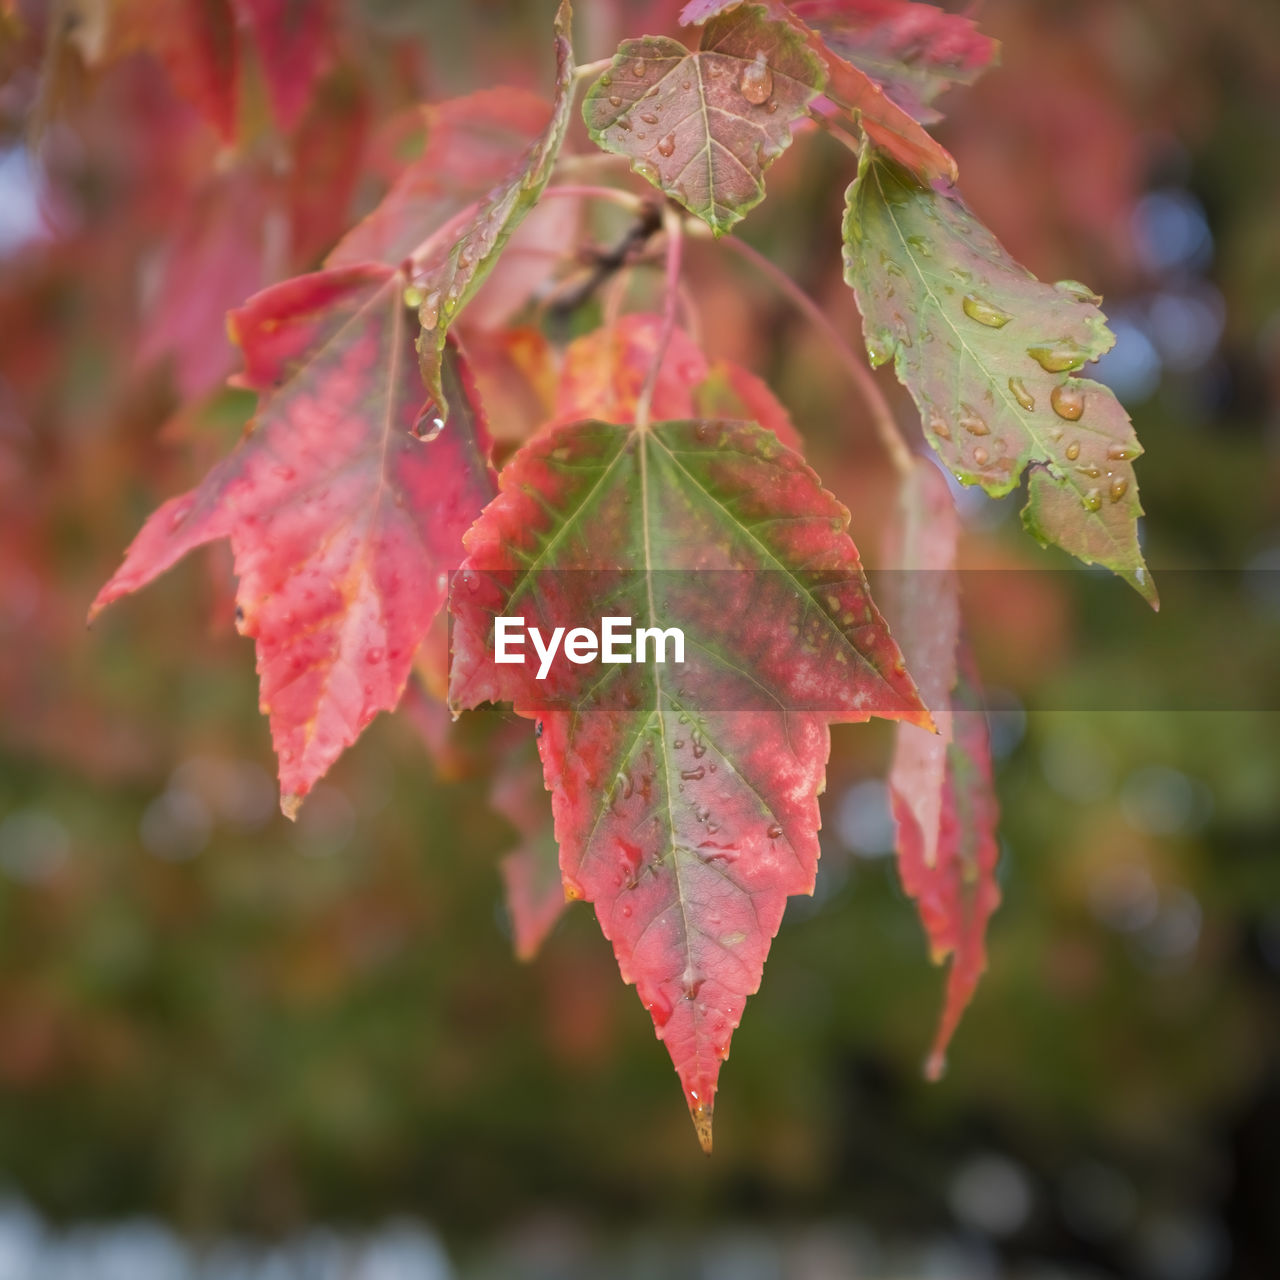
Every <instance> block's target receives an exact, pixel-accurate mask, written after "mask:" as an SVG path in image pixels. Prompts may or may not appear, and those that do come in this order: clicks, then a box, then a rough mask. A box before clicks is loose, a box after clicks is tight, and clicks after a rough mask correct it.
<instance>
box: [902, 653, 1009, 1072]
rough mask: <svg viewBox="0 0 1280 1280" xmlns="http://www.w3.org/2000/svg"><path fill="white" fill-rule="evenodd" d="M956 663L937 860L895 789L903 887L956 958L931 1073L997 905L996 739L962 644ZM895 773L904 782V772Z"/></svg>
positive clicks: (940, 945) (971, 981)
mask: <svg viewBox="0 0 1280 1280" xmlns="http://www.w3.org/2000/svg"><path fill="white" fill-rule="evenodd" d="M959 668H960V669H959V674H958V676H957V681H956V686H955V689H954V690H953V691H952V694H951V698H950V703H951V707H950V721H951V740H950V741H949V742H948V743H947V748H946V775H945V779H944V782H943V788H942V797H941V798H942V804H941V810H940V820H939V826H938V836H937V846H936V850H935V853H934V856H933V858H932V860H930V859H929V858H928V857H927V856H926V854H925V834H924V832H923V831H922V830H921V828H920V826H919V825H918V823H917V821H916V816H915V811H914V810H913V806H912V805H911V804H910V803H908V802H907V800H906V798H905V796H904V795H903V792H902V791H901V790H900V789H899V788H898V787H895V789H894V790H893V793H892V807H893V816H894V821H895V823H896V824H897V829H898V871H899V874H900V875H901V876H902V886H903V888H904V889H905V890H906V892H907V893H908V894H909V895H910V896H911V897H912V898H913V899H914V900H915V902H916V905H917V907H918V909H919V912H920V919H921V922H922V923H923V924H924V929H925V934H926V936H927V937H928V939H929V949H930V958H931V959H932V960H933V963H934V964H942V963H943V962H944V961H945V960H946V959H947V957H948V956H950V957H951V968H950V970H949V971H948V973H947V991H946V997H945V999H944V1002H943V1008H942V1015H941V1017H940V1018H939V1019H938V1029H937V1032H936V1033H935V1035H934V1040H933V1046H932V1048H931V1049H930V1052H929V1057H928V1060H927V1063H926V1066H925V1073H926V1075H927V1076H928V1077H929V1078H930V1079H931V1080H937V1079H939V1078H940V1077H941V1076H942V1073H943V1072H944V1070H945V1069H946V1053H947V1046H948V1044H949V1043H950V1041H951V1037H952V1035H953V1034H954V1032H955V1029H956V1025H957V1024H958V1023H959V1021H960V1017H961V1015H962V1014H963V1013H964V1010H965V1007H966V1006H967V1005H968V1003H969V1001H970V999H972V997H973V992H974V989H975V988H976V987H977V985H978V979H979V978H980V977H981V976H982V972H983V970H984V969H985V968H986V964H987V950H986V941H985V939H986V931H987V921H988V920H989V919H990V918H991V915H992V913H993V912H994V911H995V909H996V908H997V907H998V906H999V905H1000V888H999V886H998V885H997V883H996V876H995V871H996V863H997V862H998V860H999V856H1000V850H999V846H998V845H997V843H996V827H997V824H998V822H999V816H1000V814H999V807H998V805H997V803H996V795H995V784H994V782H993V780H992V777H991V744H990V739H989V736H988V731H987V718H986V714H985V712H984V711H983V709H982V698H981V695H980V693H979V690H978V685H977V675H976V673H975V671H974V667H973V663H972V659H971V658H970V657H969V656H968V653H967V651H966V650H965V649H964V647H963V646H962V647H961V649H960V655H959ZM900 731H901V730H900ZM895 771H897V762H896V761H895ZM898 778H899V782H900V783H902V782H905V781H906V779H904V778H903V777H902V775H901V773H898Z"/></svg>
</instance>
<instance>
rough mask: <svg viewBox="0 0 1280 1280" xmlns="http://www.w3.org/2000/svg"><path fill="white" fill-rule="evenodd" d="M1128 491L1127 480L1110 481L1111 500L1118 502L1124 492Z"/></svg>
mask: <svg viewBox="0 0 1280 1280" xmlns="http://www.w3.org/2000/svg"><path fill="white" fill-rule="evenodd" d="M1128 492H1129V482H1128V481H1127V480H1113V481H1112V482H1111V501H1112V502H1119V501H1120V499H1121V498H1123V497H1124V495H1125V494H1126V493H1128Z"/></svg>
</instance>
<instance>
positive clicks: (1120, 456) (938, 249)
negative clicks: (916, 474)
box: [844, 150, 1157, 606]
mask: <svg viewBox="0 0 1280 1280" xmlns="http://www.w3.org/2000/svg"><path fill="white" fill-rule="evenodd" d="M848 201H849V203H848V210H847V213H846V217H845V225H844V256H845V279H846V280H847V281H848V283H849V284H850V286H851V287H852V288H853V290H854V293H855V294H856V295H857V299H858V305H859V307H860V308H861V310H862V316H863V321H864V326H865V331H866V338H867V348H868V350H869V351H870V352H871V354H872V359H873V361H874V362H875V363H876V364H881V363H883V362H885V361H887V360H889V359H892V360H893V363H894V370H895V372H896V373H897V375H898V378H899V380H900V381H901V382H902V383H903V384H904V385H905V386H906V388H907V390H908V391H910V393H911V396H912V399H914V400H915V402H916V406H917V407H918V408H919V410H920V414H921V418H922V420H923V422H924V427H925V435H926V436H927V437H928V439H929V442H930V443H931V444H932V445H933V447H934V448H935V449H936V450H937V452H938V455H939V457H941V458H942V460H943V461H944V462H945V463H946V464H947V466H948V467H950V468H951V470H952V471H953V472H954V473H955V475H956V477H957V478H958V479H959V480H960V481H961V482H962V483H964V484H980V485H981V486H982V487H983V488H984V489H985V490H986V491H987V492H988V493H989V494H991V495H992V496H993V497H998V496H1000V495H1002V494H1005V493H1008V492H1010V491H1011V490H1012V489H1014V488H1015V487H1016V486H1017V485H1018V483H1019V481H1020V480H1021V478H1022V476H1023V474H1024V473H1028V488H1029V495H1030V496H1029V499H1028V502H1027V505H1026V507H1025V508H1024V510H1023V513H1022V518H1023V522H1024V524H1025V525H1026V527H1027V528H1028V529H1029V530H1030V531H1031V532H1032V533H1033V534H1034V535H1035V536H1036V537H1037V538H1038V539H1039V540H1040V541H1042V542H1045V543H1050V542H1052V543H1056V544H1057V545H1058V546H1060V547H1062V548H1063V549H1064V550H1066V551H1069V552H1070V553H1071V554H1072V555H1074V556H1078V557H1079V558H1080V559H1081V560H1083V561H1085V562H1086V563H1090V564H1092V563H1098V564H1103V565H1106V566H1107V567H1108V568H1110V569H1113V570H1114V571H1115V572H1116V573H1117V574H1119V575H1120V576H1121V577H1122V578H1124V579H1125V581H1127V582H1129V583H1130V584H1131V585H1132V586H1133V587H1134V588H1135V589H1136V590H1138V591H1139V592H1140V593H1141V594H1142V595H1143V597H1144V598H1145V599H1146V600H1148V601H1149V602H1150V603H1151V604H1152V605H1153V606H1156V605H1157V597H1156V592H1155V587H1154V585H1153V583H1152V581H1151V577H1150V574H1149V573H1148V572H1147V568H1146V565H1145V563H1144V562H1143V558H1142V551H1141V548H1140V547H1139V545H1138V529H1137V522H1138V517H1139V516H1140V515H1141V514H1142V507H1141V505H1140V504H1139V502H1138V486H1137V482H1136V480H1135V479H1134V475H1133V464H1132V459H1134V458H1136V457H1137V456H1138V455H1139V454H1140V453H1141V452H1142V448H1141V446H1140V445H1139V444H1138V439H1137V436H1136V435H1135V434H1134V431H1133V427H1132V425H1131V424H1130V422H1129V418H1128V415H1127V414H1126V413H1125V411H1124V409H1123V408H1122V407H1121V405H1120V402H1119V401H1118V400H1117V399H1116V397H1115V395H1114V394H1113V393H1112V392H1111V391H1110V390H1109V389H1108V388H1107V387H1105V386H1103V385H1102V384H1101V383H1099V382H1093V381H1090V380H1088V379H1085V378H1081V377H1077V376H1074V371H1075V370H1078V369H1079V368H1080V367H1081V366H1082V365H1084V364H1085V363H1087V362H1088V361H1091V360H1097V359H1098V358H1099V357H1100V356H1101V355H1103V354H1104V353H1105V352H1106V351H1108V350H1110V348H1111V346H1112V344H1113V343H1114V341H1115V337H1114V335H1113V334H1112V333H1111V331H1110V329H1108V328H1107V325H1106V319H1105V317H1104V316H1103V314H1102V312H1101V311H1099V310H1098V308H1097V305H1096V303H1095V302H1094V301H1093V295H1092V294H1089V293H1088V292H1087V291H1085V290H1083V289H1082V286H1075V287H1074V288H1073V289H1068V288H1058V287H1055V286H1053V285H1048V284H1043V283H1041V282H1040V281H1039V280H1037V279H1036V278H1035V277H1034V276H1033V275H1031V274H1030V273H1029V272H1028V271H1027V270H1026V269H1025V268H1023V267H1021V266H1020V265H1019V264H1018V263H1017V262H1015V261H1014V260H1013V259H1012V258H1011V257H1010V256H1009V255H1008V253H1006V252H1005V250H1004V248H1003V247H1002V246H1001V245H1000V243H999V242H998V241H997V240H996V238H995V237H994V236H993V235H992V234H991V232H990V231H988V230H987V228H986V227H984V226H983V225H982V223H980V222H979V221H978V220H977V219H976V218H975V217H974V216H973V214H972V213H970V212H969V210H968V209H967V208H966V207H965V205H964V204H963V203H962V202H961V201H960V199H959V198H958V197H957V196H956V195H954V194H950V193H947V192H944V191H941V190H935V189H932V188H929V187H923V186H920V185H919V184H918V183H917V182H916V181H915V180H914V179H913V178H912V177H911V176H910V175H909V174H907V173H906V172H905V171H904V170H903V169H902V168H901V167H899V166H898V165H896V164H895V163H894V162H893V161H892V160H891V159H889V158H888V157H886V156H883V155H881V154H878V153H874V152H872V151H870V150H869V151H868V152H867V154H866V155H865V156H864V158H863V161H862V163H861V165H860V166H859V173H858V177H857V179H856V180H855V181H854V183H853V185H852V186H851V187H850V188H849V194H848Z"/></svg>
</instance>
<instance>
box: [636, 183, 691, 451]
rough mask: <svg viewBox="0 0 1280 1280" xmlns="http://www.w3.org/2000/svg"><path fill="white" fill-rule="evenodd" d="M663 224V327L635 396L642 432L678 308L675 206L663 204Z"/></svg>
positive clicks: (679, 242) (679, 226)
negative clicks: (665, 251)
mask: <svg viewBox="0 0 1280 1280" xmlns="http://www.w3.org/2000/svg"><path fill="white" fill-rule="evenodd" d="M662 226H663V229H664V230H665V231H666V233H667V278H666V298H665V299H664V303H663V308H662V329H661V331H660V332H659V334H658V345H657V348H656V349H655V350H654V353H653V363H652V364H651V365H650V366H649V373H648V376H647V377H646V378H645V380H644V386H643V387H642V388H641V390H640V395H639V396H638V397H637V399H636V430H638V431H645V430H646V429H647V428H648V426H649V411H650V409H651V408H652V406H653V393H654V390H655V388H656V387H657V385H658V374H659V373H660V372H661V370H662V362H663V360H664V359H666V355H667V348H668V347H669V346H670V345H671V335H672V333H674V332H675V327H676V312H677V311H678V310H679V308H680V264H681V260H682V258H683V253H684V223H683V220H682V219H681V217H680V215H679V214H678V213H677V212H676V210H675V208H674V207H673V206H671V205H669V204H668V205H666V206H664V207H663V210H662Z"/></svg>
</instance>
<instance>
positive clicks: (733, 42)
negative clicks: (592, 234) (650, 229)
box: [582, 5, 826, 236]
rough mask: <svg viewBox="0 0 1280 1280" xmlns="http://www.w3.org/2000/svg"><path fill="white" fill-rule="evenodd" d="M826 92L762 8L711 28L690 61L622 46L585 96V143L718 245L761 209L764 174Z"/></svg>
mask: <svg viewBox="0 0 1280 1280" xmlns="http://www.w3.org/2000/svg"><path fill="white" fill-rule="evenodd" d="M825 83H826V74H825V72H824V70H823V65H822V61H821V59H819V58H818V57H817V56H815V55H814V54H813V53H812V52H811V51H810V50H809V48H808V47H807V45H806V41H805V39H804V37H803V35H802V34H801V33H799V32H798V31H796V30H795V29H794V28H793V27H792V26H791V25H790V24H788V23H786V22H775V21H770V20H769V15H768V12H767V10H766V9H765V8H764V7H763V6H761V5H743V6H741V7H739V8H736V9H734V10H732V11H731V12H729V13H725V14H721V15H718V16H716V17H714V18H712V19H711V21H709V22H708V23H707V25H706V27H705V28H704V29H703V32H702V41H701V44H700V46H699V48H698V50H697V51H696V52H692V51H690V50H689V49H687V48H685V46H684V45H682V44H681V43H680V42H679V41H678V40H672V39H670V38H668V37H666V36H645V37H644V38H642V39H638V40H624V41H623V42H622V44H621V45H619V46H618V51H617V53H615V54H614V56H613V61H612V63H611V64H610V67H609V69H608V70H607V71H605V72H604V73H603V74H602V75H601V76H600V77H599V79H597V80H596V82H595V83H594V84H593V85H592V86H591V88H590V89H589V90H588V91H587V94H586V96H585V98H584V99H583V103H582V113H583V118H584V119H585V120H586V122H587V128H588V130H589V132H590V134H591V138H592V140H593V141H594V142H595V143H596V144H597V145H598V146H600V147H602V148H603V149H604V150H606V151H612V152H615V153H617V154H619V155H624V156H627V157H628V158H629V159H630V160H631V167H632V169H634V170H635V171H636V172H637V173H638V174H640V175H641V176H642V177H644V178H645V179H646V180H648V181H649V182H651V183H652V184H653V185H654V186H656V187H658V188H659V190H661V191H663V192H664V193H665V194H666V195H668V196H670V197H671V198H672V199H673V200H676V201H678V202H679V203H680V204H682V205H683V206H684V207H685V208H686V209H688V210H689V212H690V213H693V214H696V215H697V216H698V217H699V218H701V219H702V220H703V221H704V222H705V223H706V224H707V225H708V226H709V227H710V228H711V230H712V231H713V232H714V233H715V234H716V235H717V236H719V235H723V234H724V233H725V232H726V231H728V230H729V229H730V228H731V227H732V226H733V225H734V224H735V223H737V222H739V221H740V220H741V219H742V218H743V216H744V215H745V214H746V213H747V212H748V211H749V210H751V209H753V208H754V207H755V206H756V205H757V204H759V203H760V201H761V200H763V199H764V194H765V191H764V172H765V170H766V169H767V168H768V167H769V165H770V164H772V163H773V161H774V160H776V159H777V157H778V156H780V155H781V154H782V153H783V151H785V150H786V149H787V147H789V146H790V145H791V134H792V128H793V126H794V125H795V124H796V122H797V121H798V120H801V119H804V118H805V116H806V115H807V113H808V108H809V104H810V103H811V102H812V101H813V100H814V99H815V98H816V97H817V96H818V95H819V93H820V92H821V91H822V89H823V87H824V85H825Z"/></svg>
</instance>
